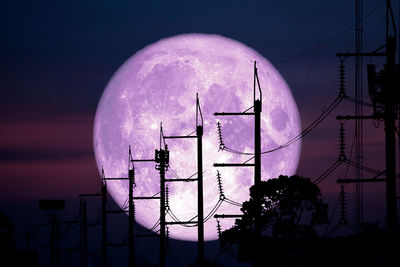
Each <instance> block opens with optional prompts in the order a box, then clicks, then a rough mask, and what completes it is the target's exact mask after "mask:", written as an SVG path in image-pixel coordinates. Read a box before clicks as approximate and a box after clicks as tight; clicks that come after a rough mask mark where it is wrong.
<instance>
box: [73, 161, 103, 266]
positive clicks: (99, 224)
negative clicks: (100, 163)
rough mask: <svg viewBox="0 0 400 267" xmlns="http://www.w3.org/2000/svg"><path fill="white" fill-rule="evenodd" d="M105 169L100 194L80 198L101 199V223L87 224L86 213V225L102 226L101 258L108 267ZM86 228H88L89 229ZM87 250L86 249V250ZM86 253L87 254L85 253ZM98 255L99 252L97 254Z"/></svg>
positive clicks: (80, 195) (82, 195) (83, 195)
mask: <svg viewBox="0 0 400 267" xmlns="http://www.w3.org/2000/svg"><path fill="white" fill-rule="evenodd" d="M104 178H105V176H104V169H103V168H102V169H101V179H102V180H101V190H100V193H95V194H79V197H101V223H88V222H87V213H85V212H84V214H86V215H84V216H85V217H86V225H87V226H101V236H102V240H101V256H102V265H101V266H103V267H106V266H107V213H106V207H107V183H106V180H105V179H104ZM84 203H85V204H84V205H85V209H86V206H87V205H86V201H84ZM87 226H86V227H87ZM86 235H87V230H86ZM84 250H85V249H84ZM84 253H85V252H84ZM96 253H98V252H96ZM86 255H87V256H88V255H89V253H88V252H86Z"/></svg>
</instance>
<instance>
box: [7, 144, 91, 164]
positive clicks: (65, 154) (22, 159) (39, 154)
mask: <svg viewBox="0 0 400 267" xmlns="http://www.w3.org/2000/svg"><path fill="white" fill-rule="evenodd" d="M93 156H94V155H93V151H84V150H77V149H76V148H75V149H71V150H60V149H57V148H56V147H55V148H54V149H51V150H44V149H28V148H27V149H24V148H0V164H6V163H21V164H24V163H33V162H52V161H63V160H71V159H81V158H88V157H93Z"/></svg>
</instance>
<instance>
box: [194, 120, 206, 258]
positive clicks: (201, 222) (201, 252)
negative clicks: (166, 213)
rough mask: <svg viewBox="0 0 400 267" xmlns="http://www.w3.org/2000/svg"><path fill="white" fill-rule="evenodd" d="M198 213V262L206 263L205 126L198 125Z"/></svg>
mask: <svg viewBox="0 0 400 267" xmlns="http://www.w3.org/2000/svg"><path fill="white" fill-rule="evenodd" d="M196 135H197V179H198V180H197V209H198V211H197V213H198V231H197V239H198V260H199V264H200V266H203V262H204V209H203V156H202V155H203V125H197V127H196Z"/></svg>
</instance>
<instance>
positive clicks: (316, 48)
mask: <svg viewBox="0 0 400 267" xmlns="http://www.w3.org/2000/svg"><path fill="white" fill-rule="evenodd" d="M384 3H385V1H382V2H381V3H379V4H378V5H377V6H376V7H374V8H373V9H371V11H370V12H368V13H367V14H366V15H365V16H364V18H363V19H366V18H368V17H369V16H370V15H372V14H373V13H374V12H375V11H376V10H377V9H378V8H379V7H381V6H382V5H383V4H384ZM353 28H354V25H352V26H349V27H347V28H346V29H345V30H343V31H342V32H340V33H339V34H337V35H335V36H334V37H332V38H330V39H328V40H326V41H324V42H322V43H321V44H319V45H316V46H315V47H314V48H312V49H310V50H308V51H305V52H303V53H300V54H298V55H295V56H292V57H289V58H286V59H283V60H280V61H276V62H273V64H274V65H278V64H282V63H286V62H289V61H293V60H295V59H298V58H301V57H304V56H308V55H310V54H312V53H314V52H315V51H317V50H319V49H321V48H323V47H325V46H326V45H328V44H329V43H331V42H333V41H336V40H337V39H339V38H340V37H342V36H343V35H344V34H346V33H347V32H349V31H350V30H352V29H353Z"/></svg>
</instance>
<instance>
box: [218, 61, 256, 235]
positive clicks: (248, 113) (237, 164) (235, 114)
mask: <svg viewBox="0 0 400 267" xmlns="http://www.w3.org/2000/svg"><path fill="white" fill-rule="evenodd" d="M257 87H258V91H257V90H256V88H257ZM253 111H254V112H216V113H214V115H215V116H254V163H247V161H246V162H245V163H214V167H253V166H254V185H257V184H259V183H261V111H262V91H261V86H260V81H259V79H258V72H257V63H256V62H255V61H254V83H253ZM220 138H221V137H220ZM220 146H221V144H220ZM255 201H256V202H259V200H257V199H256V200H255ZM257 206H258V209H260V210H259V212H257V213H258V214H261V205H257ZM214 217H215V218H234V217H240V215H231V217H229V216H228V215H224V217H220V215H218V214H217V215H215V216H214ZM259 222H260V219H259V218H258V217H256V218H255V234H256V236H257V237H261V231H262V229H261V225H260V223H259Z"/></svg>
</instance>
